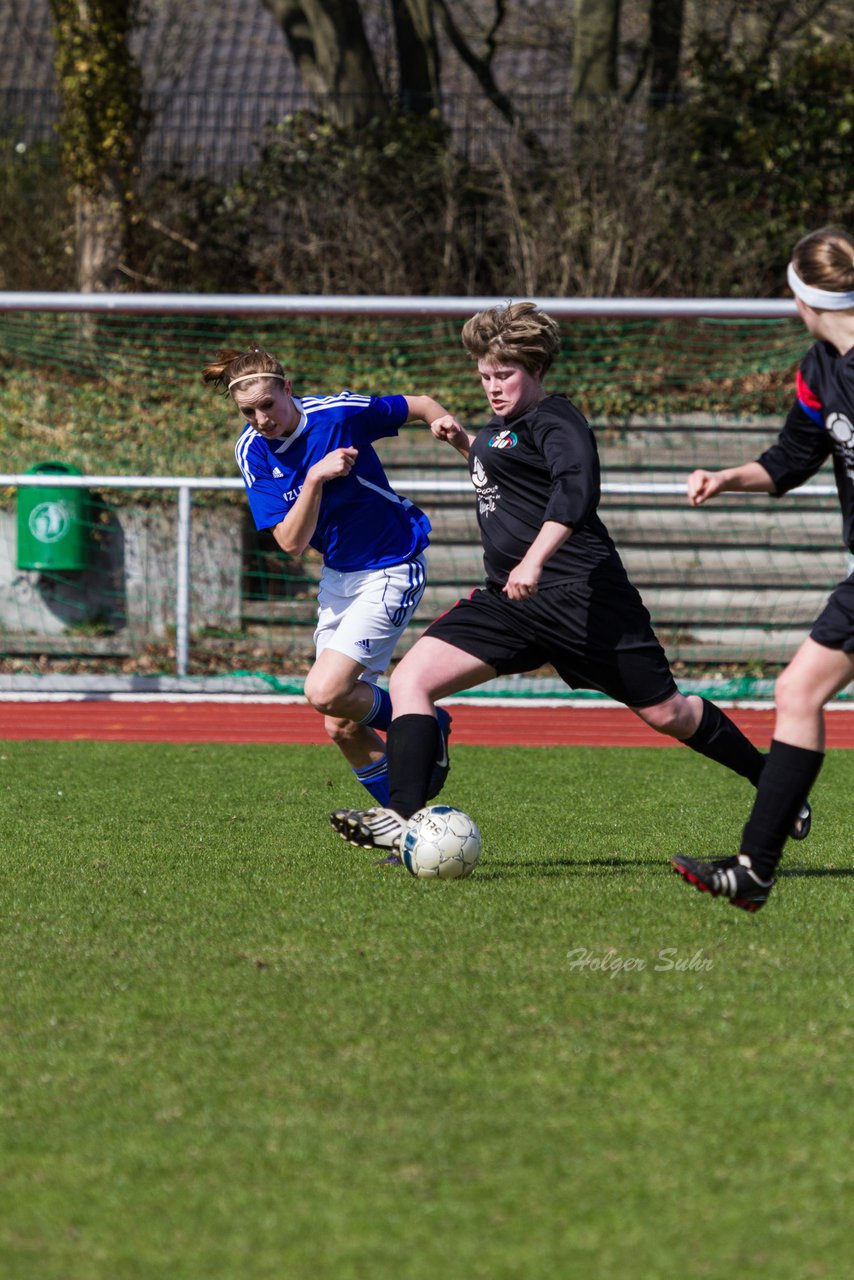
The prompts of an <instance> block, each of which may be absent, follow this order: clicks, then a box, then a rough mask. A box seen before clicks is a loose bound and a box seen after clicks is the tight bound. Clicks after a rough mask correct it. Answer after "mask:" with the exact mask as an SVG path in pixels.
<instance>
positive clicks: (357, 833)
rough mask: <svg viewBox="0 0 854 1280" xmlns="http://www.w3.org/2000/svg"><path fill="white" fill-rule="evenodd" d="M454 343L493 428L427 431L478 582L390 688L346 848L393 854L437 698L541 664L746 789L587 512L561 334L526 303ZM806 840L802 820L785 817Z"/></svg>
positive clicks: (739, 737) (421, 768)
mask: <svg viewBox="0 0 854 1280" xmlns="http://www.w3.org/2000/svg"><path fill="white" fill-rule="evenodd" d="M462 340H463V345H464V347H465V348H466V350H467V351H468V353H469V355H470V356H471V357H472V358H473V359H475V360H477V363H478V372H479V374H480V378H481V381H482V383H483V389H484V392H485V394H486V398H487V400H488V401H489V404H490V407H491V409H492V411H493V414H494V417H493V418H492V420H491V422H490V423H489V424H488V425H487V427H486V428H485V429H484V430H482V431H479V432H477V433H476V434H469V433H468V432H466V431H464V430H463V429H462V428H461V427H460V426H459V424H458V423H457V422H456V420H455V419H454V418H452V417H451V416H450V415H448V416H447V417H444V418H441V417H440V418H437V419H436V421H434V422H433V424H432V427H431V430H432V432H433V434H434V435H435V436H437V437H438V438H440V439H444V440H447V441H448V442H449V443H450V444H451V445H453V446H454V447H455V448H456V449H457V450H458V451H459V452H460V453H461V454H462V455H463V456H464V457H465V458H466V459H467V461H468V465H469V470H470V474H471V479H472V483H473V485H474V489H475V494H476V501H477V516H478V523H479V525H480V534H481V540H482V542H483V552H484V566H485V569H486V585H485V586H484V587H482V588H481V589H479V590H477V591H475V592H473V594H472V595H471V596H470V597H469V598H468V599H466V600H460V601H459V602H458V603H457V604H456V605H455V606H454V607H453V608H452V609H450V610H449V611H448V613H446V614H445V615H444V616H443V617H441V618H439V619H438V620H437V621H436V622H434V623H433V624H432V626H430V627H428V628H427V630H426V631H425V633H424V634H423V635H422V636H421V637H420V639H419V640H418V641H417V643H416V644H415V645H414V646H413V648H412V649H411V650H410V651H409V653H407V654H406V656H405V657H404V658H403V660H402V661H401V662H400V664H399V665H398V667H397V670H396V671H395V672H394V674H393V676H392V679H391V696H392V705H393V717H394V718H393V720H392V723H391V725H390V727H389V731H388V738H387V752H388V761H389V790H390V799H389V806H390V807H389V808H386V809H374V810H368V811H367V812H362V811H357V810H338V811H337V812H336V813H334V814H332V815H331V818H330V820H331V822H332V825H333V826H334V827H335V828H336V830H337V831H339V833H340V834H341V835H343V836H344V837H345V839H348V840H350V841H351V842H352V843H354V844H361V845H365V846H367V847H385V848H390V849H392V850H394V849H395V848H396V846H397V843H398V842H399V839H400V837H401V834H402V832H403V831H404V830H405V826H406V819H408V818H409V817H410V816H411V815H412V814H413V813H414V812H415V811H416V810H418V809H419V808H421V807H422V806H423V805H424V803H425V798H426V795H427V780H428V778H429V776H430V771H431V767H433V766H434V764H435V760H436V756H437V743H438V753H439V755H441V756H442V757H443V760H444V753H445V752H446V749H447V744H446V743H445V742H443V741H442V736H441V734H440V733H439V731H438V728H437V722H436V711H435V704H436V701H437V699H440V698H444V697H448V696H449V695H450V694H454V693H459V692H461V691H462V690H463V689H470V688H472V687H473V686H475V685H479V684H483V683H484V682H485V681H488V680H493V679H495V677H496V676H499V675H510V674H513V673H519V672H524V671H531V670H534V669H536V668H537V667H541V666H543V665H545V664H546V663H551V664H552V665H553V666H554V668H555V669H556V671H557V672H558V674H559V675H560V676H561V678H562V679H563V680H564V681H565V682H566V683H567V684H568V685H569V686H570V687H571V688H580V689H595V690H600V691H601V692H602V693H605V694H608V695H609V696H610V697H612V698H614V699H616V700H617V701H618V702H622V703H624V704H625V705H626V706H628V707H630V708H631V709H632V710H633V711H634V712H635V714H636V715H638V716H639V717H640V718H641V719H642V720H644V721H645V722H646V723H647V724H648V725H650V727H651V728H653V729H656V730H657V731H658V732H659V733H664V734H667V735H669V736H671V737H673V738H676V739H678V740H680V741H681V742H684V743H685V744H686V745H687V746H689V747H691V748H692V749H693V750H695V751H699V752H701V753H702V754H703V755H706V756H708V757H710V758H711V759H713V760H716V761H718V762H719V763H720V764H723V765H724V766H726V767H727V768H728V769H732V770H734V771H735V772H736V773H739V774H741V775H742V776H743V777H745V778H747V779H749V780H750V782H752V783H753V785H754V786H755V785H756V784H757V783H758V781H759V777H760V774H761V773H762V769H763V765H764V762H765V757H764V756H763V755H762V754H761V753H760V752H759V751H757V749H756V748H755V747H754V746H753V745H752V744H751V743H750V742H749V741H748V740H747V738H746V737H745V736H744V735H743V734H742V733H741V731H740V730H739V729H738V728H736V726H735V725H734V724H733V722H732V721H731V720H730V719H729V718H728V717H727V716H726V715H725V714H724V713H723V712H722V711H721V710H720V708H719V707H717V706H716V705H715V704H714V703H713V702H709V701H706V700H704V699H702V698H699V697H697V696H688V697H686V696H684V695H683V694H681V693H680V692H679V690H678V689H677V687H676V684H675V682H674V679H673V676H672V674H671V671H670V666H669V663H668V661H667V658H666V656H665V653H664V650H663V649H662V647H661V645H660V644H659V642H658V639H657V638H656V636H655V633H654V631H653V629H652V625H651V622H650V617H649V614H648V612H647V610H646V608H645V606H644V604H643V601H642V600H641V597H640V596H639V594H638V592H637V591H636V589H635V588H634V586H633V585H632V583H631V582H630V581H629V578H628V575H627V574H626V571H625V569H624V567H623V564H622V561H621V560H620V557H619V555H618V553H617V549H616V547H615V546H614V543H613V542H612V540H611V538H610V536H609V534H608V531H607V529H606V528H605V526H604V524H603V523H602V521H601V520H600V519H599V516H598V515H597V510H596V509H597V506H598V503H599V493H600V481H599V457H598V453H597V449H596V440H595V437H594V435H593V432H592V431H591V429H590V427H589V426H588V424H587V421H586V419H585V418H584V417H583V415H582V414H581V413H580V412H579V410H578V409H576V407H575V406H574V405H573V404H572V403H571V402H570V401H569V400H568V399H567V398H566V397H565V396H563V395H550V394H548V393H547V392H546V390H545V388H544V386H543V379H544V377H545V375H546V373H547V371H548V369H549V367H550V365H551V363H552V361H553V359H554V356H555V355H556V353H557V351H558V348H559V345H560V336H559V332H558V327H557V324H556V323H555V321H554V320H553V319H551V317H549V316H547V315H545V314H544V313H543V312H542V311H539V310H538V309H537V307H536V306H535V304H534V303H532V302H520V303H514V304H512V305H508V306H505V307H495V308H491V309H489V310H487V311H484V312H481V313H479V314H478V315H476V316H473V317H472V319H470V320H469V321H468V322H467V323H466V325H465V326H464V328H463V331H462ZM793 821H794V822H795V824H796V826H797V831H796V834H797V835H798V836H803V835H806V832H807V830H808V826H809V813H808V810H807V811H805V812H804V814H803V815H802V816H801V817H800V818H795V819H793Z"/></svg>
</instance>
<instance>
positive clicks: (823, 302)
mask: <svg viewBox="0 0 854 1280" xmlns="http://www.w3.org/2000/svg"><path fill="white" fill-rule="evenodd" d="M786 277H787V279H788V281H789V288H790V289H791V291H792V293H793V294H794V295H795V297H796V298H800V299H801V301H802V302H805V303H806V304H807V306H808V307H815V308H816V309H817V310H824V311H847V310H848V308H849V307H854V289H852V290H850V291H849V292H848V293H837V292H835V291H831V290H830V289H815V288H814V287H813V286H812V285H811V284H804V282H803V280H802V279H801V277H800V276H799V275H798V273H797V271H796V270H795V264H794V263H793V262H790V263H789V266H788V270H787V271H786Z"/></svg>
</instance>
